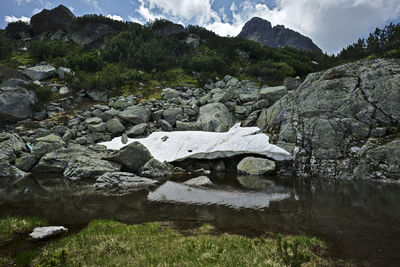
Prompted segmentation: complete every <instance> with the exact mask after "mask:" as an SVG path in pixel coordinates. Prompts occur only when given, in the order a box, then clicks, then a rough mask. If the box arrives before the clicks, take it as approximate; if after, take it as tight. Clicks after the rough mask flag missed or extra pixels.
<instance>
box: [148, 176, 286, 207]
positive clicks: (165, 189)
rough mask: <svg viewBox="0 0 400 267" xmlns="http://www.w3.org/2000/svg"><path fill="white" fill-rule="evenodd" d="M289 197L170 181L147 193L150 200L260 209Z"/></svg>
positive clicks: (280, 194)
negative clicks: (215, 188)
mask: <svg viewBox="0 0 400 267" xmlns="http://www.w3.org/2000/svg"><path fill="white" fill-rule="evenodd" d="M289 197H290V194H287V193H264V192H229V191H220V190H213V189H202V188H195V187H191V186H186V185H183V184H178V183H174V182H170V181H168V182H166V183H165V184H163V185H162V186H160V187H158V188H157V189H156V190H155V191H154V192H151V193H149V195H148V199H149V200H150V201H157V202H172V203H182V204H187V205H190V204H196V205H222V206H228V207H231V208H236V209H240V208H248V209H262V208H266V207H269V204H270V202H271V201H281V200H284V199H287V198H289Z"/></svg>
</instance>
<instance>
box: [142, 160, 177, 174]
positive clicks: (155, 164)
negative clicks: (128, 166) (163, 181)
mask: <svg viewBox="0 0 400 267" xmlns="http://www.w3.org/2000/svg"><path fill="white" fill-rule="evenodd" d="M172 169H173V168H172V166H171V165H170V164H168V163H163V162H160V161H158V160H156V159H151V160H149V161H148V162H146V164H144V166H143V168H142V171H141V173H140V175H142V176H144V177H149V178H158V177H169V176H171V175H172Z"/></svg>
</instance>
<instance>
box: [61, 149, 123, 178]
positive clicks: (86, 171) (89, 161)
mask: <svg viewBox="0 0 400 267" xmlns="http://www.w3.org/2000/svg"><path fill="white" fill-rule="evenodd" d="M120 169H121V167H120V166H119V165H118V164H113V163H110V162H108V161H105V160H102V159H101V158H97V157H93V156H89V157H88V156H87V155H82V156H75V157H74V158H73V159H71V160H70V161H69V162H68V166H67V167H66V168H65V170H64V173H63V175H64V177H68V178H71V179H73V180H81V179H87V178H93V177H96V176H99V175H102V174H103V173H106V172H113V171H119V170H120Z"/></svg>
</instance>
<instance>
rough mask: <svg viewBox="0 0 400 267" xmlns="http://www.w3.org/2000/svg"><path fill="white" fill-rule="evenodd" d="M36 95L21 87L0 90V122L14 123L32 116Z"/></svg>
mask: <svg viewBox="0 0 400 267" xmlns="http://www.w3.org/2000/svg"><path fill="white" fill-rule="evenodd" d="M37 101H38V99H37V97H36V94H35V93H34V92H32V91H28V90H26V89H25V88H22V87H2V88H0V122H2V121H3V122H4V121H5V122H16V121H19V120H24V119H27V118H31V117H32V116H33V115H34V110H33V109H32V106H34V105H35V104H36V103H37Z"/></svg>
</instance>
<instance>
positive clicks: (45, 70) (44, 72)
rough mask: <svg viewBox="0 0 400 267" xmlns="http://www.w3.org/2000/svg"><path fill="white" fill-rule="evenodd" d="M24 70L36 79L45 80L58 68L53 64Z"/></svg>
mask: <svg viewBox="0 0 400 267" xmlns="http://www.w3.org/2000/svg"><path fill="white" fill-rule="evenodd" d="M23 72H24V73H25V74H26V75H28V76H29V78H31V79H32V80H34V81H36V80H38V81H41V80H44V79H46V78H49V77H51V76H53V75H55V74H56V73H57V72H56V69H55V68H54V67H53V66H51V65H41V66H35V67H32V68H27V69H25V70H24V71H23Z"/></svg>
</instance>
